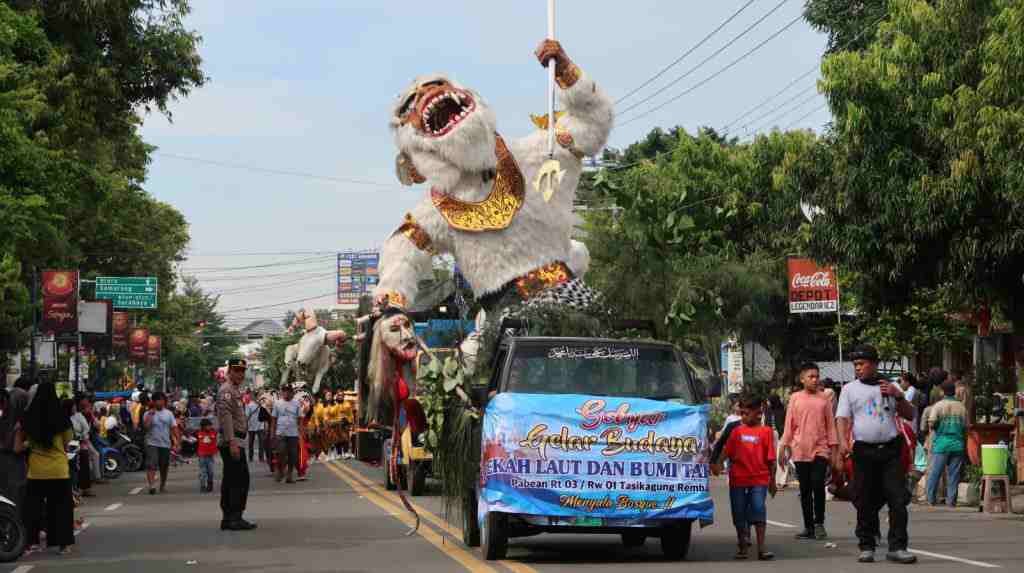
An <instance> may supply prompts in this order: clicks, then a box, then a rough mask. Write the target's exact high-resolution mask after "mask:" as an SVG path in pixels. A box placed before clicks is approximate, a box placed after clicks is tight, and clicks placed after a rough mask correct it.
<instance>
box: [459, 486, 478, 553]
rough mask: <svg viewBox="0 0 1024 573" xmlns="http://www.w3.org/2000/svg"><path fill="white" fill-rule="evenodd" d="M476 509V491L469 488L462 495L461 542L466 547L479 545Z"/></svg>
mask: <svg viewBox="0 0 1024 573" xmlns="http://www.w3.org/2000/svg"><path fill="white" fill-rule="evenodd" d="M476 511H477V502H476V492H475V491H473V490H469V491H467V492H466V493H465V494H464V495H463V496H462V542H463V543H465V544H466V547H480V522H479V521H477V514H476Z"/></svg>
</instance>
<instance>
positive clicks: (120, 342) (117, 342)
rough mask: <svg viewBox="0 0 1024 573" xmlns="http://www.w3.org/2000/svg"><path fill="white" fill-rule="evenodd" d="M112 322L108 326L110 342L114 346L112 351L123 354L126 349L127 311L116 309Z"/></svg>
mask: <svg viewBox="0 0 1024 573" xmlns="http://www.w3.org/2000/svg"><path fill="white" fill-rule="evenodd" d="M113 314H114V316H113V324H112V325H111V328H110V344H111V346H113V347H114V353H115V354H118V355H124V353H125V351H126V350H128V322H129V320H128V313H127V312H120V311H116V312H114V313H113Z"/></svg>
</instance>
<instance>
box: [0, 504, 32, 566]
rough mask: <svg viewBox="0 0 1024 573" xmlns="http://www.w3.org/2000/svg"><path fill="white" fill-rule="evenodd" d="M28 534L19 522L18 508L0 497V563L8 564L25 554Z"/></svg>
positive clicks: (23, 525)
mask: <svg viewBox="0 0 1024 573" xmlns="http://www.w3.org/2000/svg"><path fill="white" fill-rule="evenodd" d="M27 541H28V532H27V531H26V530H25V524H24V523H22V521H21V514H20V512H19V511H18V506H17V505H15V504H14V502H13V501H11V500H9V499H7V498H6V497H4V496H3V495H0V563H8V562H10V561H14V560H16V559H17V558H19V557H21V554H22V553H24V552H25V543H26V542H27Z"/></svg>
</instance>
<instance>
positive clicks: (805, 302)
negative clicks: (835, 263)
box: [787, 259, 839, 314]
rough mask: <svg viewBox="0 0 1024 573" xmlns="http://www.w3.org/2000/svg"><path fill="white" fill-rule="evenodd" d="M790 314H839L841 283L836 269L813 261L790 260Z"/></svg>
mask: <svg viewBox="0 0 1024 573" xmlns="http://www.w3.org/2000/svg"><path fill="white" fill-rule="evenodd" d="M787 263H788V267H789V312H790V313H791V314H796V313H804V312H838V310H839V283H838V282H837V281H836V273H835V269H833V268H832V267H819V266H818V264H817V263H815V262H814V261H812V260H811V259H789V261H788V262H787Z"/></svg>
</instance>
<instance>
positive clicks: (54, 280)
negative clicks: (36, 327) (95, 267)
mask: <svg viewBox="0 0 1024 573" xmlns="http://www.w3.org/2000/svg"><path fill="white" fill-rule="evenodd" d="M40 330H42V331H43V332H52V333H54V334H69V333H74V332H77V331H78V271H43V320H42V324H40Z"/></svg>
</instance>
